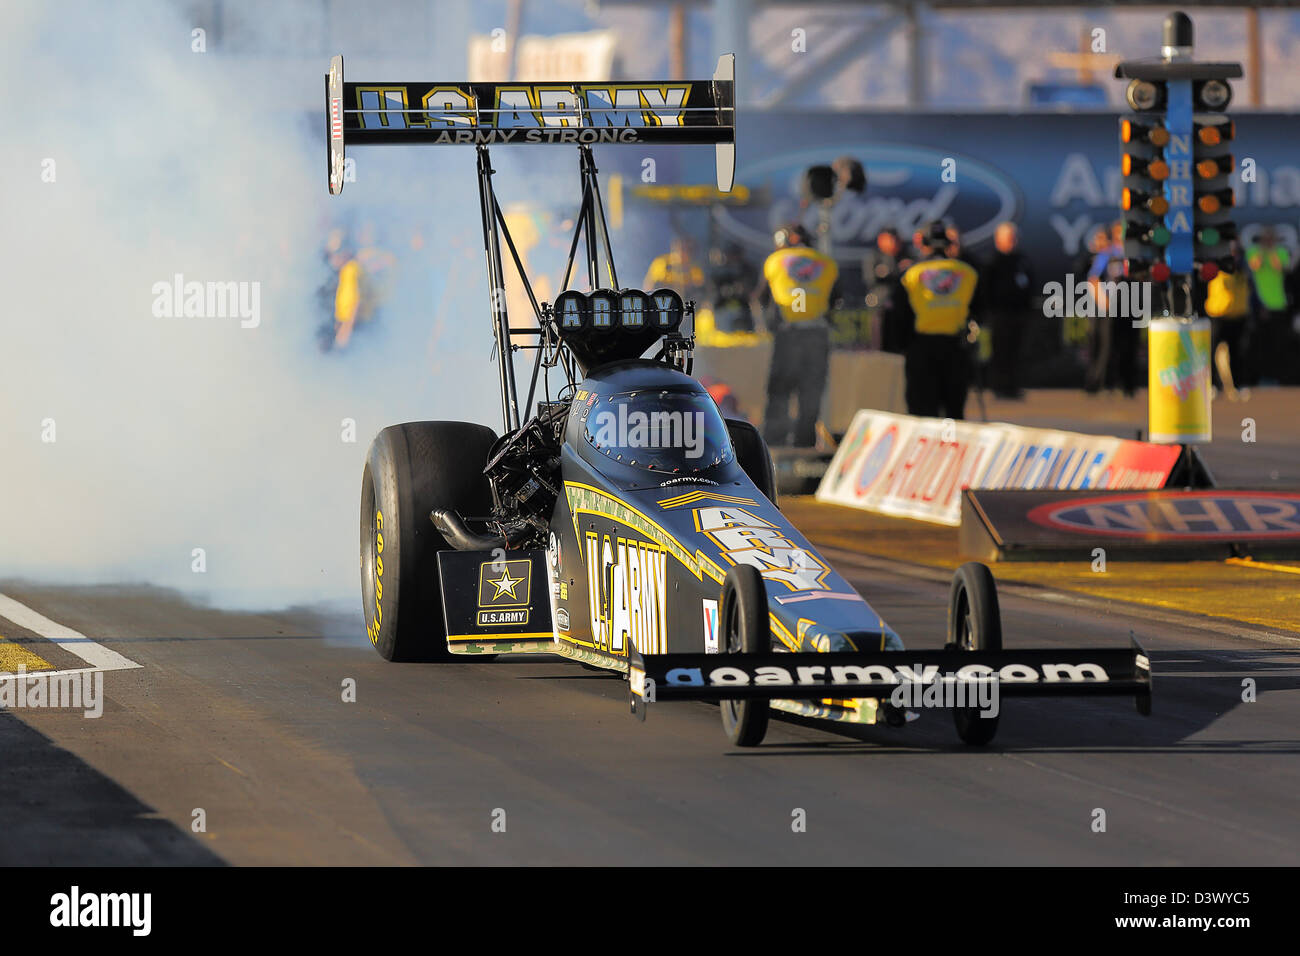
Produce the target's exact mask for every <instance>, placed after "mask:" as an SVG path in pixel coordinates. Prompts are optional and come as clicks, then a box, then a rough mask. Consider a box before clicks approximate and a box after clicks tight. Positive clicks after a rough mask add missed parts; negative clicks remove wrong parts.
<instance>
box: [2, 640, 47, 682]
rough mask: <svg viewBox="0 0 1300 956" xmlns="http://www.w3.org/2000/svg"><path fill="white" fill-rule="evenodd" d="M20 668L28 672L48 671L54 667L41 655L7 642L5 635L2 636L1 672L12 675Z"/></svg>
mask: <svg viewBox="0 0 1300 956" xmlns="http://www.w3.org/2000/svg"><path fill="white" fill-rule="evenodd" d="M20 667H22V668H25V669H26V670H28V671H48V670H52V669H53V668H54V665H53V664H51V663H50V662H49V661H47V660H46V659H45V658H43V657H41V656H40V655H39V654H33V653H32V652H31V651H29V650H28V649H27V648H25V647H23V646H22V645H21V644H15V643H14V642H13V641H7V640H5V639H4V635H0V672H3V673H8V674H12V673H15V672H16V671H17V670H18V668H20Z"/></svg>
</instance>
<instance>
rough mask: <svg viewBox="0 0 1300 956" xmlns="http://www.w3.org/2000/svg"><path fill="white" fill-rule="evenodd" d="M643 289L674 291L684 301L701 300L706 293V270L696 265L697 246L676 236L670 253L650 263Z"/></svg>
mask: <svg viewBox="0 0 1300 956" xmlns="http://www.w3.org/2000/svg"><path fill="white" fill-rule="evenodd" d="M641 288H643V289H645V290H646V291H647V292H652V291H654V290H655V289H661V288H668V289H673V290H675V291H676V292H678V293H679V294H680V295H681V297H682V298H683V299H689V300H692V301H697V300H699V298H700V295H701V294H702V293H703V291H704V270H703V269H701V268H700V267H699V266H698V265H696V264H695V244H694V243H692V242H691V240H690V239H687V238H686V237H685V236H674V237H673V242H672V245H671V246H669V251H668V252H667V253H665V254H664V255H662V256H656V257H655V258H654V260H653V261H652V262H651V263H650V268H649V269H647V270H646V274H645V282H643V283H642V285H641Z"/></svg>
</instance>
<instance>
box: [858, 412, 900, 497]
mask: <svg viewBox="0 0 1300 956" xmlns="http://www.w3.org/2000/svg"><path fill="white" fill-rule="evenodd" d="M896 438H898V426H897V425H890V426H889V427H888V428H887V429H885V432H884V434H882V435H881V436H880V439H879V440H878V441H877V442H876V443H875V444H874V445H872V446H871V450H870V451H868V452H867V457H866V458H865V459H863V462H862V465H861V467H859V468H858V477H857V479H856V480H855V481H854V482H853V493H854V494H856V495H858V496H859V497H861V496H862V495H865V494H866V493H867V492H868V491H869V490H870V489H871V486H872V485H874V484H875V483H876V479H877V478H879V477H880V473H881V472H882V471H884V470H885V462H887V461H889V454H890V452H892V451H893V450H894V440H895V439H896Z"/></svg>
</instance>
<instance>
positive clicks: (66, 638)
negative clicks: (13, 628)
mask: <svg viewBox="0 0 1300 956" xmlns="http://www.w3.org/2000/svg"><path fill="white" fill-rule="evenodd" d="M0 617H3V618H6V619H8V620H9V621H12V622H13V623H14V624H17V625H18V626H19V627H21V628H25V629H26V630H29V631H31V632H32V633H34V634H39V635H40V636H41V637H43V638H45V639H46V640H47V641H50V642H51V643H54V644H58V645H59V646H60V647H62V648H63V649H64V650H66V651H69V652H70V653H72V654H75V655H76V656H77V657H80V658H81V659H82V660H83V661H85V662H86V663H87V664H89V665H90V669H92V670H101V671H123V670H131V669H133V668H136V667H141V666H142V665H140V664H137V663H136V662H135V661H133V660H131V659H130V658H129V657H123V656H122V655H121V654H119V653H118V652H117V651H114V650H111V649H110V648H107V647H105V646H104V645H103V644H97V643H95V642H94V641H92V640H91V639H90V638H88V637H87V636H86V635H85V634H82V633H81V632H80V631H74V630H73V629H72V628H70V627H65V626H64V625H62V624H59V623H58V622H56V621H51V620H50V619H49V618H48V617H46V616H45V615H44V614H38V613H37V612H36V611H33V610H32V609H31V608H29V607H28V606H27V605H25V604H19V603H18V602H17V601H15V600H14V599H13V598H11V597H8V596H6V595H4V594H0Z"/></svg>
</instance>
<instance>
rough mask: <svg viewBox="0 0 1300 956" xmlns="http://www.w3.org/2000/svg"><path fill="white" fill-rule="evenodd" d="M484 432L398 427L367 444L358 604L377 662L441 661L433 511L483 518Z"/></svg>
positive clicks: (491, 438)
mask: <svg viewBox="0 0 1300 956" xmlns="http://www.w3.org/2000/svg"><path fill="white" fill-rule="evenodd" d="M495 441H496V435H495V434H494V433H493V431H492V429H490V428H486V427H484V426H482V425H473V424H470V423H468V422H406V423H405V424H402V425H390V426H389V427H387V428H385V429H384V430H383V431H381V432H380V433H379V434H378V435H376V436H375V440H374V441H373V442H371V443H370V451H369V452H368V453H367V455H366V466H365V471H364V473H363V475H362V479H361V600H362V609H363V611H364V613H365V616H366V633H367V635H368V636H369V637H370V643H371V644H373V645H374V647H375V650H377V651H378V652H379V655H380V656H381V657H383V658H384V659H385V660H390V661H445V660H449V659H450V658H451V656H452V655H451V654H450V652H448V650H447V629H446V620H445V617H444V615H443V612H442V591H441V584H440V578H439V576H438V552H439V551H446V550H449V549H450V545H448V544H447V542H446V541H445V540H444V539H443V537H442V535H440V534H439V533H438V530H437V529H436V528H435V527H434V526H433V522H432V521H431V520H430V519H429V513H430V512H431V511H432V510H433V509H434V508H454V509H456V510H457V511H459V512H460V513H461V514H464V515H482V514H487V513H488V511H489V510H490V509H491V506H492V494H491V489H490V487H489V485H488V481H487V478H486V477H485V476H484V475H483V466H484V465H485V464H486V463H487V456H488V450H489V449H490V448H491V446H492V443H493V442H495Z"/></svg>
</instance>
